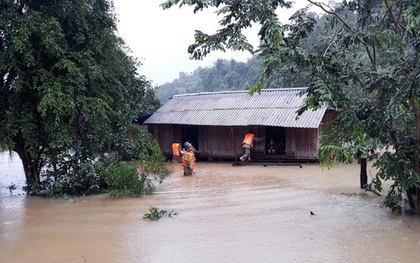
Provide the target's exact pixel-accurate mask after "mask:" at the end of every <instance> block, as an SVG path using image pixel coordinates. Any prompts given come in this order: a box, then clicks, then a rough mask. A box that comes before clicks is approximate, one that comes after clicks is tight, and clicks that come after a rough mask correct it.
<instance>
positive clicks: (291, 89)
mask: <svg viewBox="0 0 420 263" xmlns="http://www.w3.org/2000/svg"><path fill="white" fill-rule="evenodd" d="M304 89H306V87H294V88H276V89H261V93H263V92H275V91H294V90H304ZM248 92H249V90H221V91H207V92H197V93H184V94H176V95H174V96H173V97H190V96H205V95H214V94H233V93H248Z"/></svg>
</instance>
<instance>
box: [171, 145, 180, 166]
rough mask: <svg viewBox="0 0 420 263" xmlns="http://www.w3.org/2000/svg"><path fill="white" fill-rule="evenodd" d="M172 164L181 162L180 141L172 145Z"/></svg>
mask: <svg viewBox="0 0 420 263" xmlns="http://www.w3.org/2000/svg"><path fill="white" fill-rule="evenodd" d="M172 162H177V163H180V162H181V142H180V140H176V141H175V142H174V143H173V144H172Z"/></svg>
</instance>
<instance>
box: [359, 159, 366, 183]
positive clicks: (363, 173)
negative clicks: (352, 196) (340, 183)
mask: <svg viewBox="0 0 420 263" xmlns="http://www.w3.org/2000/svg"><path fill="white" fill-rule="evenodd" d="M366 184H367V168H366V157H362V158H360V188H366Z"/></svg>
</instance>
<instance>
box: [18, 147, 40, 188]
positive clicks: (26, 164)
mask: <svg viewBox="0 0 420 263" xmlns="http://www.w3.org/2000/svg"><path fill="white" fill-rule="evenodd" d="M15 151H16V152H17V154H18V155H19V157H20V159H21V160H22V165H23V170H24V172H25V177H26V184H27V185H32V184H34V183H39V182H40V177H39V172H38V169H37V167H38V165H37V163H36V162H34V161H32V160H31V158H30V157H29V155H28V154H26V153H24V152H23V151H22V150H18V149H15Z"/></svg>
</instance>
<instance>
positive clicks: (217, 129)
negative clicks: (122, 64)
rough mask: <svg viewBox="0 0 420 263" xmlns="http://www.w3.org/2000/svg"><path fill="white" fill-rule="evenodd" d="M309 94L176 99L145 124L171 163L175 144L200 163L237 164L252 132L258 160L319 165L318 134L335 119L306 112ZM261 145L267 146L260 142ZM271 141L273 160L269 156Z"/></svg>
mask: <svg viewBox="0 0 420 263" xmlns="http://www.w3.org/2000/svg"><path fill="white" fill-rule="evenodd" d="M304 91H305V88H287V89H263V90H261V92H260V93H255V94H254V95H252V96H251V95H249V94H248V91H247V90H242V91H220V92H203V93H195V94H182V95H175V96H173V98H171V99H170V100H169V101H168V102H166V103H165V104H164V105H163V106H162V107H161V108H159V109H158V110H157V111H156V112H155V113H153V114H152V115H151V116H150V117H149V118H147V119H146V120H145V121H144V123H143V124H144V125H147V127H148V130H149V131H150V132H151V133H152V134H153V136H154V137H155V138H156V140H157V141H158V143H159V145H160V147H161V149H162V152H163V153H164V155H165V156H167V157H170V156H171V155H172V153H171V145H172V143H173V142H174V141H175V140H181V141H182V142H185V141H188V142H191V143H192V144H193V145H194V146H195V148H196V149H197V150H198V151H199V152H200V153H199V155H198V156H197V157H198V158H199V159H237V158H238V157H240V156H241V155H242V154H243V148H242V141H243V139H244V135H245V134H246V133H247V132H249V131H252V132H253V133H254V134H255V136H256V137H257V138H259V139H260V141H256V142H254V147H253V149H252V156H253V158H254V159H266V160H268V159H274V160H288V161H291V160H315V161H316V160H317V157H316V153H317V150H318V148H319V138H320V133H321V130H320V128H321V127H322V126H323V125H325V124H326V123H327V122H328V121H330V120H333V119H334V118H335V117H336V112H335V111H334V110H332V109H329V108H328V107H326V106H325V107H322V108H320V109H317V110H313V111H306V112H305V113H303V114H302V115H301V116H298V114H297V110H298V109H299V108H300V107H301V106H302V105H303V101H304V99H305V95H302V94H301V93H302V92H304ZM261 139H263V140H261ZM270 141H271V142H272V143H273V144H274V147H275V152H274V154H273V153H271V154H269V148H270V147H271V146H270Z"/></svg>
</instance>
